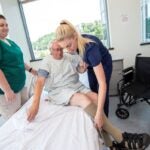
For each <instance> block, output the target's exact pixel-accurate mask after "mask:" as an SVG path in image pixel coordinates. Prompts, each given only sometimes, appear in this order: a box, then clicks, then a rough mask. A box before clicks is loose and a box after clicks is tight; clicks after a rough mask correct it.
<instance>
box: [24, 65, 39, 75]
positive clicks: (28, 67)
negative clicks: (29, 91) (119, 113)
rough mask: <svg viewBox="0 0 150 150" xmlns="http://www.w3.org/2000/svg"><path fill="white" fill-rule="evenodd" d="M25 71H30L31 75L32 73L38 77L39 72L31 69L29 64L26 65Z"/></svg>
mask: <svg viewBox="0 0 150 150" xmlns="http://www.w3.org/2000/svg"><path fill="white" fill-rule="evenodd" d="M24 66H25V69H26V70H27V71H29V72H30V73H32V74H33V75H37V70H35V69H33V68H32V67H30V66H29V65H28V64H26V63H24Z"/></svg>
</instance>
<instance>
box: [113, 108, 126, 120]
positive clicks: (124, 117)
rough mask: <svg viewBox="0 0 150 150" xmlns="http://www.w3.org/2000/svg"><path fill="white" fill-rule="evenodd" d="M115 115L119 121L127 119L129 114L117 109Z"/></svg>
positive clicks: (124, 110) (122, 109)
mask: <svg viewBox="0 0 150 150" xmlns="http://www.w3.org/2000/svg"><path fill="white" fill-rule="evenodd" d="M116 115H117V117H119V118H121V119H127V118H128V117H129V112H128V111H127V110H126V109H124V108H117V110H116Z"/></svg>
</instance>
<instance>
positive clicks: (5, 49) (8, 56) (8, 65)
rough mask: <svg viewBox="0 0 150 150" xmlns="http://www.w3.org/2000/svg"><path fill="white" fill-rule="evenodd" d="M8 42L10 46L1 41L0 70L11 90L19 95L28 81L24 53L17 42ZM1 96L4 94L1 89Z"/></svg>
mask: <svg viewBox="0 0 150 150" xmlns="http://www.w3.org/2000/svg"><path fill="white" fill-rule="evenodd" d="M7 41H8V42H9V43H10V45H8V44H7V43H5V42H4V41H2V40H0V69H1V70H2V71H3V73H4V75H5V77H6V79H7V81H8V83H9V85H10V87H11V89H12V90H13V91H14V92H15V93H18V92H19V91H20V90H21V89H22V88H23V87H24V85H25V80H26V75H25V66H24V60H23V53H22V51H21V49H20V47H19V46H18V45H17V44H16V43H15V42H13V41H11V40H9V39H7ZM0 94H4V92H3V91H2V90H1V89H0Z"/></svg>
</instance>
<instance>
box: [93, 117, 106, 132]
mask: <svg viewBox="0 0 150 150" xmlns="http://www.w3.org/2000/svg"><path fill="white" fill-rule="evenodd" d="M94 123H95V127H96V128H97V129H102V127H103V124H104V121H103V117H102V115H100V114H96V115H95V117H94Z"/></svg>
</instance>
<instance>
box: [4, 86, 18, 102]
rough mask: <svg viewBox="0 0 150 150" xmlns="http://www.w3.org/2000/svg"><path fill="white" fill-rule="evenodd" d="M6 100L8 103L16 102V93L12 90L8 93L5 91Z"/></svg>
mask: <svg viewBox="0 0 150 150" xmlns="http://www.w3.org/2000/svg"><path fill="white" fill-rule="evenodd" d="M4 95H5V98H6V101H9V102H11V101H14V100H15V99H16V94H15V93H14V91H13V90H12V89H9V90H7V91H5V94H4Z"/></svg>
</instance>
